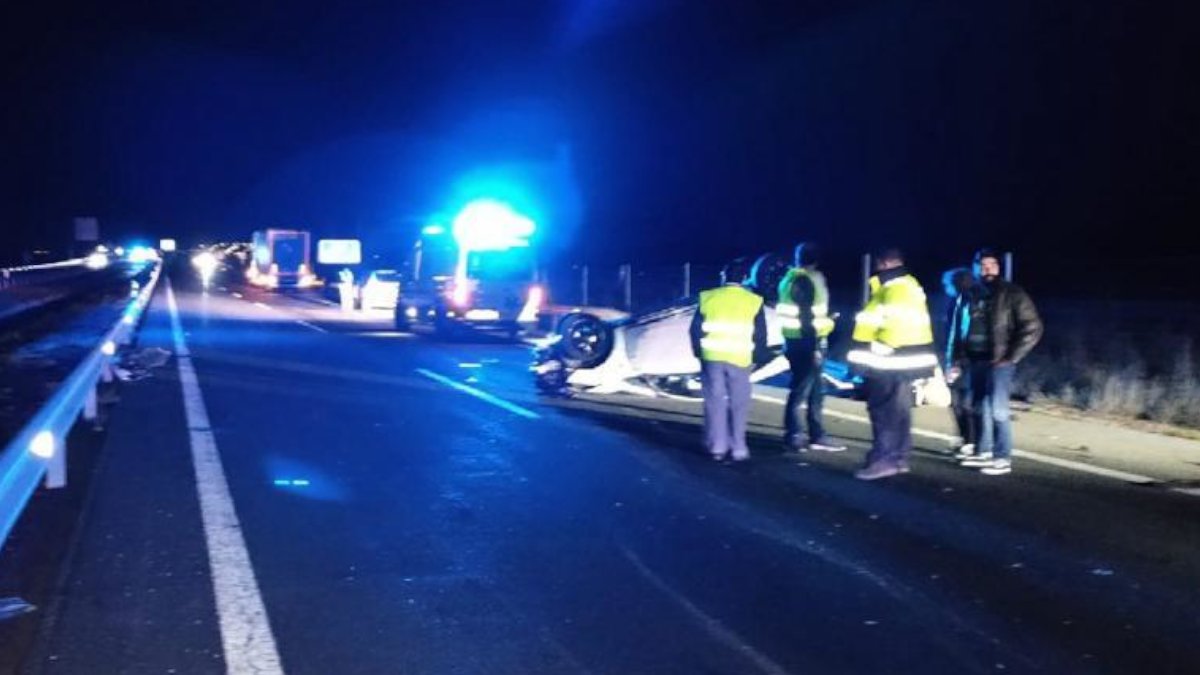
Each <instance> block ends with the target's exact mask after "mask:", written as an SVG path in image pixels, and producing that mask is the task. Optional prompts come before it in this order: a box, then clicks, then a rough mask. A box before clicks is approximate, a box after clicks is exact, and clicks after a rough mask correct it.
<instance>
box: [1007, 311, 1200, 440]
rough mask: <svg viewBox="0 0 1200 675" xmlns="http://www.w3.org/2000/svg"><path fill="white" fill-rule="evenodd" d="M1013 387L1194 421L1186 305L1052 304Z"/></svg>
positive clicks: (1115, 410) (1199, 420)
mask: <svg viewBox="0 0 1200 675" xmlns="http://www.w3.org/2000/svg"><path fill="white" fill-rule="evenodd" d="M1044 314H1045V318H1046V337H1045V338H1044V339H1043V342H1042V344H1041V345H1039V346H1038V348H1037V349H1036V350H1035V351H1034V352H1033V353H1032V354H1031V355H1030V356H1029V358H1028V359H1026V360H1025V361H1024V362H1023V363H1022V365H1021V367H1020V368H1018V370H1017V384H1016V393H1017V394H1018V395H1019V396H1023V397H1026V398H1028V399H1029V400H1030V401H1032V402H1038V401H1047V402H1051V403H1056V404H1060V405H1066V406H1070V407H1072V408H1075V409H1078V410H1084V411H1089V412H1096V413H1101V414H1104V415H1108V416H1116V417H1126V418H1132V419H1139V420H1149V421H1153V422H1159V423H1164V424H1173V425H1181V426H1188V427H1193V428H1200V371H1198V370H1197V367H1196V366H1197V352H1196V348H1197V346H1198V345H1197V343H1196V341H1195V340H1194V339H1193V337H1192V336H1193V335H1195V334H1197V330H1196V326H1194V325H1192V324H1193V323H1194V322H1195V321H1197V318H1194V317H1195V316H1196V315H1195V313H1194V311H1193V310H1192V308H1174V309H1172V308H1149V307H1138V306H1134V305H1131V304H1129V303H1124V304H1118V305H1106V306H1104V307H1102V308H1099V307H1095V306H1093V307H1090V308H1081V307H1078V306H1071V305H1066V304H1062V303H1059V304H1051V305H1050V306H1048V307H1047V308H1046V309H1045V310H1044Z"/></svg>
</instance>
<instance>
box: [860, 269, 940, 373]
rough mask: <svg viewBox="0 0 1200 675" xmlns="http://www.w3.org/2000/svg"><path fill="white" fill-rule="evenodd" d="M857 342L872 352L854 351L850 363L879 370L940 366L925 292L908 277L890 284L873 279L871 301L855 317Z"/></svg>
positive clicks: (864, 350)
mask: <svg viewBox="0 0 1200 675" xmlns="http://www.w3.org/2000/svg"><path fill="white" fill-rule="evenodd" d="M854 341H855V342H860V343H867V344H869V345H870V349H853V350H851V351H850V353H849V354H847V355H846V359H847V360H848V361H850V362H851V363H854V364H858V365H862V366H866V367H868V368H873V369H876V370H891V371H903V370H921V369H925V368H932V367H934V366H936V365H937V354H935V353H934V351H933V326H932V322H931V321H930V319H929V310H928V308H927V307H926V304H925V291H924V289H922V288H921V284H919V283H918V282H917V280H916V279H915V278H914V277H913V276H912V275H909V274H905V275H902V276H899V277H896V278H894V279H890V280H888V282H887V283H880V281H879V277H872V278H871V299H870V300H869V301H868V302H867V306H866V307H864V308H863V310H862V311H861V312H859V313H858V315H857V316H856V317H855V321H854Z"/></svg>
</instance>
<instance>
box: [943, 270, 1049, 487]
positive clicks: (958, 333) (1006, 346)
mask: <svg viewBox="0 0 1200 675" xmlns="http://www.w3.org/2000/svg"><path fill="white" fill-rule="evenodd" d="M975 275H976V277H977V278H978V279H979V281H980V282H981V283H979V284H976V285H975V286H973V287H972V288H971V290H970V291H969V292H968V293H966V294H963V295H962V296H960V298H959V302H960V303H966V304H965V305H964V306H963V312H962V314H961V315H960V316H962V317H963V319H964V320H965V321H966V322H967V326H966V328H965V330H955V331H952V334H951V336H950V339H951V344H950V349H949V350H948V351H949V352H950V354H951V355H952V358H953V360H954V364H955V365H954V367H953V368H952V369H951V371H950V373H949V375H950V377H951V378H954V377H958V376H960V375H962V374H965V375H966V377H967V378H968V385H967V386H968V387H970V392H971V405H972V408H973V409H974V413H975V433H976V434H977V439H976V446H975V450H976V453H975V455H974V456H972V457H967V458H966V459H963V460H962V464H963V466H969V467H976V468H979V470H980V471H982V472H983V473H984V474H986V475H989V476H1002V475H1004V474H1007V473H1009V472H1011V471H1012V421H1011V415H1010V413H1009V394H1010V391H1011V389H1012V381H1013V371H1014V370H1015V368H1016V364H1017V363H1019V362H1020V361H1021V359H1023V358H1025V357H1026V356H1027V355H1028V354H1029V352H1030V351H1031V350H1032V349H1033V347H1034V346H1035V345H1036V344H1037V343H1038V340H1040V339H1041V338H1042V319H1041V317H1039V316H1038V312H1037V308H1036V307H1034V304H1033V300H1031V299H1030V298H1029V295H1028V294H1027V293H1026V292H1025V290H1024V289H1022V288H1021V287H1020V286H1017V285H1016V284H1012V283H1009V282H1007V281H1005V280H1004V279H1003V278H1001V276H1000V257H999V255H997V254H996V252H995V251H992V250H990V249H981V250H980V251H979V252H978V253H976V254H975Z"/></svg>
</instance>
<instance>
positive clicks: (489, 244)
mask: <svg viewBox="0 0 1200 675" xmlns="http://www.w3.org/2000/svg"><path fill="white" fill-rule="evenodd" d="M534 230H535V225H534V223H533V221H531V220H530V219H528V218H525V217H524V216H521V215H520V214H518V213H516V212H515V211H513V210H512V209H511V208H510V207H508V206H507V205H505V204H502V203H499V202H493V201H490V200H483V201H480V202H474V203H472V204H468V205H467V206H466V207H465V208H464V209H463V210H462V212H460V214H459V215H458V217H457V218H455V222H454V225H453V228H446V227H444V226H441V225H431V226H428V227H426V228H424V229H423V230H422V232H421V236H420V238H419V239H418V240H417V242H416V244H415V245H414V246H413V253H412V258H411V261H410V271H411V279H409V280H408V283H406V284H405V285H404V288H403V290H402V291H401V293H400V299H399V301H398V302H397V304H396V313H395V324H396V328H397V329H399V330H410V329H417V328H426V329H430V328H431V329H432V330H433V331H434V332H435V333H437V334H439V335H445V334H448V333H451V332H453V331H454V330H456V329H459V328H470V329H472V330H478V331H486V332H499V333H503V334H506V335H509V336H513V337H515V336H516V335H518V334H520V333H521V332H522V331H523V330H525V329H526V328H528V327H530V326H532V325H534V324H535V323H536V321H537V314H538V311H539V310H540V309H541V307H542V305H543V304H544V303H545V301H546V290H545V287H544V286H543V285H542V284H540V283H538V279H537V256H536V247H535V246H534V245H533V242H532V235H533V233H534Z"/></svg>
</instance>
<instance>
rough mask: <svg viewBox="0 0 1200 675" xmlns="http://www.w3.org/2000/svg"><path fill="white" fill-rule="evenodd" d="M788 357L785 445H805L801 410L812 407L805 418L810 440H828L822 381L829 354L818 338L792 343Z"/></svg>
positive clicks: (789, 342) (784, 412)
mask: <svg viewBox="0 0 1200 675" xmlns="http://www.w3.org/2000/svg"><path fill="white" fill-rule="evenodd" d="M784 354H785V355H786V356H787V360H788V364H789V365H791V368H792V381H791V383H790V384H789V387H788V398H787V405H786V406H784V409H783V426H784V430H785V434H786V435H785V437H784V442H786V443H789V444H791V445H796V446H799V445H801V438H800V437H801V436H803V435H804V429H803V427H801V426H800V408H801V407H803V406H805V405H807V406H808V413H807V415H805V417H806V419H805V421H806V422H807V423H808V440H809V441H812V442H816V441H820V440H821V439H823V438H825V428H824V427H822V426H821V409H822V408H823V407H824V405H825V384H824V382H822V381H821V367H822V365H823V364H824V361H825V355H824V354H823V353H822V352H821V348H820V347H819V345H818V344H817V339H816V338H815V337H814V338H801V339H799V340H788V341H787V344H786V349H785V351H784Z"/></svg>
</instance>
